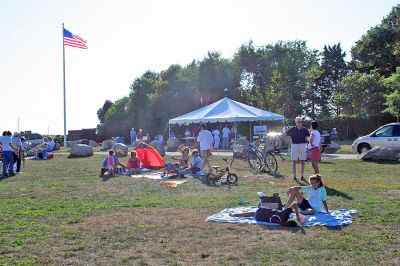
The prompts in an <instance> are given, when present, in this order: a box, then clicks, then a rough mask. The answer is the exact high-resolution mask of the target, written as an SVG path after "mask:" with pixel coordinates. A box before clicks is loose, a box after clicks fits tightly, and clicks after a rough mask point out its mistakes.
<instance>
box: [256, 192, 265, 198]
mask: <svg viewBox="0 0 400 266" xmlns="http://www.w3.org/2000/svg"><path fill="white" fill-rule="evenodd" d="M257 195H258V196H259V197H260V198H261V197H265V193H264V192H257Z"/></svg>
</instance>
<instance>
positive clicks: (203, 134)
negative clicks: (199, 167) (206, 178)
mask: <svg viewBox="0 0 400 266" xmlns="http://www.w3.org/2000/svg"><path fill="white" fill-rule="evenodd" d="M200 129H201V130H200V132H199V135H198V136H197V142H198V143H199V145H200V155H201V158H202V159H203V169H204V166H205V165H206V164H207V166H208V169H209V172H211V171H212V168H211V166H210V163H209V162H208V157H210V156H211V151H212V150H213V147H212V144H213V142H214V139H213V136H212V134H211V132H210V131H208V130H207V128H206V126H205V125H203V124H202V125H201V126H200Z"/></svg>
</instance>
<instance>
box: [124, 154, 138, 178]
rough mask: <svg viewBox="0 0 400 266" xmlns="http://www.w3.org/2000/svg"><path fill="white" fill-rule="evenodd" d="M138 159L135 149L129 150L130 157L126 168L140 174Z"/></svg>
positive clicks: (132, 172)
mask: <svg viewBox="0 0 400 266" xmlns="http://www.w3.org/2000/svg"><path fill="white" fill-rule="evenodd" d="M140 163H141V162H140V159H139V158H138V157H136V151H131V158H129V159H128V163H127V164H126V168H127V169H128V171H129V172H130V173H131V174H133V175H134V174H140V172H141V171H140Z"/></svg>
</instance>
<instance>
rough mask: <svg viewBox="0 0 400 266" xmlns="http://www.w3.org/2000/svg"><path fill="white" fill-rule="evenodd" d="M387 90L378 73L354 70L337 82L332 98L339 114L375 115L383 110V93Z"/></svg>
mask: <svg viewBox="0 0 400 266" xmlns="http://www.w3.org/2000/svg"><path fill="white" fill-rule="evenodd" d="M387 92H388V89H387V87H386V86H384V84H383V79H382V77H381V76H380V75H379V74H378V73H376V72H373V73H371V74H365V73H360V72H358V71H356V72H353V73H352V74H351V75H348V76H346V77H345V78H343V79H342V80H341V81H340V82H339V83H338V85H337V87H336V93H335V95H334V99H333V100H334V104H335V105H336V106H337V107H338V109H339V113H340V114H343V115H349V116H358V117H368V116H376V115H379V114H381V112H382V111H383V105H384V103H385V97H384V95H385V94H386V93H387Z"/></svg>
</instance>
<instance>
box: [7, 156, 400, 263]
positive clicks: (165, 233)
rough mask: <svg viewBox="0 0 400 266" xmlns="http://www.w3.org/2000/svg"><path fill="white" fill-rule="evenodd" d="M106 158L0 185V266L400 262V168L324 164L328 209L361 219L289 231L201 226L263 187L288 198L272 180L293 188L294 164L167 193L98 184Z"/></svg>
mask: <svg viewBox="0 0 400 266" xmlns="http://www.w3.org/2000/svg"><path fill="white" fill-rule="evenodd" d="M102 158H103V156H101V155H94V156H93V157H89V158H82V159H69V158H68V157H67V156H66V155H57V156H56V158H55V159H53V160H48V161H27V162H26V166H25V169H24V172H23V174H21V175H18V176H15V177H10V178H7V179H3V180H1V181H0V191H1V194H0V195H1V196H0V264H1V265H7V264H9V265H46V264H48V265H61V264H62V265H84V264H86V265H87V264H90V265H263V264H265V265H270V264H273V265H294V264H296V265H311V264H312V265H320V264H322V263H324V264H328V265H329V264H330V265H338V264H339V265H378V264H381V265H399V264H400V261H399V257H400V230H399V229H400V226H399V224H400V215H399V207H400V204H399V200H400V182H399V181H400V180H399V174H398V173H399V172H400V164H377V163H369V162H362V161H357V160H326V161H324V162H323V163H322V164H321V165H320V168H321V172H322V174H323V176H324V177H325V183H326V185H327V191H328V196H329V197H328V204H329V206H330V208H331V209H341V208H352V209H357V210H358V211H359V213H358V214H356V215H355V221H354V222H353V224H351V225H349V226H346V227H343V228H338V229H328V228H326V227H313V228H306V229H290V228H277V227H273V228H271V227H266V226H255V225H232V224H218V223H206V222H205V221H204V220H205V218H206V217H207V216H209V215H212V214H214V213H216V212H219V211H220V210H222V209H223V208H226V207H235V206H238V201H239V200H240V199H245V200H247V201H249V202H250V203H251V205H255V204H256V203H257V202H258V198H257V195H256V192H257V191H264V192H266V193H268V194H270V193H272V192H275V191H278V192H280V193H281V195H282V196H283V199H284V200H286V193H285V188H283V187H281V186H275V185H271V184H270V183H269V182H270V181H274V182H276V183H278V184H290V185H295V184H296V183H295V182H294V181H292V180H291V178H290V176H291V173H290V172H291V170H290V169H291V165H290V162H282V161H280V160H278V161H279V164H280V165H279V174H276V175H274V176H270V175H267V174H265V175H256V174H255V173H252V172H250V171H249V170H248V167H247V164H246V163H244V162H242V161H235V163H234V165H233V167H232V171H233V172H236V173H238V174H239V177H240V178H239V184H238V185H237V186H231V187H230V188H229V187H228V186H216V187H210V186H207V185H206V184H204V183H202V182H201V181H200V180H198V179H192V178H189V180H188V182H186V183H185V184H182V185H180V186H178V187H177V188H164V187H162V186H160V184H159V181H157V180H147V179H135V178H132V177H127V176H120V177H114V178H110V179H102V178H100V177H99V172H100V168H99V166H100V163H101V160H102ZM167 160H168V159H167ZM221 163H222V160H221V157H215V158H213V164H221ZM306 172H307V175H309V174H311V166H310V164H309V163H308V164H307V165H306Z"/></svg>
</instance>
